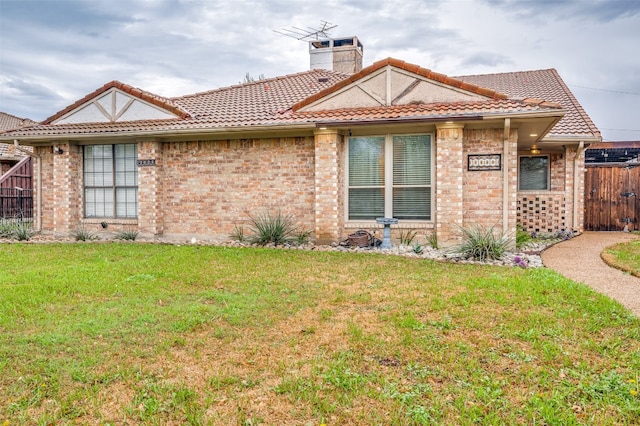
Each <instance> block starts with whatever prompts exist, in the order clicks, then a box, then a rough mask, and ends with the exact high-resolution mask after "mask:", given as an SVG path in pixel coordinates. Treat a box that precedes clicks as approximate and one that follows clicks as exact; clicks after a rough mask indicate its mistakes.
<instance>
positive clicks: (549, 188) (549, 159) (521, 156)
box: [518, 154, 551, 192]
mask: <svg viewBox="0 0 640 426" xmlns="http://www.w3.org/2000/svg"><path fill="white" fill-rule="evenodd" d="M522 158H546V159H547V187H546V188H545V189H520V178H521V176H522V174H521V172H520V163H521V161H522ZM536 191H551V156H549V155H547V154H536V155H520V156H518V192H536Z"/></svg>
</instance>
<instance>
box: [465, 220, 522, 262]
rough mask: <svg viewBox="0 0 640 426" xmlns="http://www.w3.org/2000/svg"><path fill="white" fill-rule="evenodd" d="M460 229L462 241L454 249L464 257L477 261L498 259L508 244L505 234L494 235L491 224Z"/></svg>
mask: <svg viewBox="0 0 640 426" xmlns="http://www.w3.org/2000/svg"><path fill="white" fill-rule="evenodd" d="M460 230H461V232H462V240H463V242H462V244H461V245H460V246H458V247H457V250H456V251H457V252H458V253H459V254H461V255H462V256H463V257H464V258H465V259H473V260H479V261H486V260H495V259H500V257H502V255H503V254H504V252H505V251H506V249H507V247H508V245H509V238H508V237H506V236H505V235H496V233H495V232H494V227H493V226H492V227H490V228H485V227H482V226H475V227H474V228H471V229H466V228H460Z"/></svg>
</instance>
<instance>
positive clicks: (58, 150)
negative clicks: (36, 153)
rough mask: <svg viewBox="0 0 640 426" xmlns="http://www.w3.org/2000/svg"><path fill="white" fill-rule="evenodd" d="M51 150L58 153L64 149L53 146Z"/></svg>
mask: <svg viewBox="0 0 640 426" xmlns="http://www.w3.org/2000/svg"><path fill="white" fill-rule="evenodd" d="M53 152H55V153H56V154H58V155H60V154H62V153H63V152H64V151H63V150H62V148H60V147H59V146H54V147H53Z"/></svg>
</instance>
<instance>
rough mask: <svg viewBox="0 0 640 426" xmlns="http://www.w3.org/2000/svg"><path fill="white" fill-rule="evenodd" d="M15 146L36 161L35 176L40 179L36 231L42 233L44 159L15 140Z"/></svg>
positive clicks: (37, 191)
mask: <svg viewBox="0 0 640 426" xmlns="http://www.w3.org/2000/svg"><path fill="white" fill-rule="evenodd" d="M13 146H14V147H15V149H17V150H18V151H20V152H22V153H23V154H26V155H28V156H29V157H32V158H35V159H36V171H35V175H36V176H37V177H38V187H37V188H36V194H38V198H37V202H36V212H35V216H36V217H37V218H38V220H37V222H36V223H37V224H38V227H37V229H36V230H35V231H36V232H41V231H42V157H41V156H40V155H36V154H34V153H33V152H31V151H29V150H26V149H24V148H23V147H21V146H20V143H19V142H18V140H17V139H14V140H13ZM34 219H35V218H34Z"/></svg>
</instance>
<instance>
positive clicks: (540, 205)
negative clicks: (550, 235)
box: [517, 193, 568, 232]
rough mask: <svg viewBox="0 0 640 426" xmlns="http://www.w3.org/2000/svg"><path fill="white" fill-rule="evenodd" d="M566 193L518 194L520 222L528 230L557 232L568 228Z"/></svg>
mask: <svg viewBox="0 0 640 426" xmlns="http://www.w3.org/2000/svg"><path fill="white" fill-rule="evenodd" d="M565 203H566V200H565V196H564V193H546V194H532V193H521V194H519V195H518V213H517V217H518V223H519V224H520V225H521V226H522V228H523V229H524V230H525V231H527V232H557V231H564V230H566V229H568V228H567V220H566V219H567V211H566V207H565V206H566V204H565Z"/></svg>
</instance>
